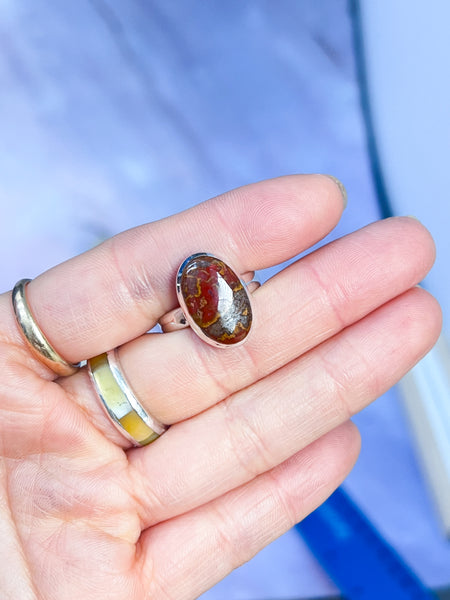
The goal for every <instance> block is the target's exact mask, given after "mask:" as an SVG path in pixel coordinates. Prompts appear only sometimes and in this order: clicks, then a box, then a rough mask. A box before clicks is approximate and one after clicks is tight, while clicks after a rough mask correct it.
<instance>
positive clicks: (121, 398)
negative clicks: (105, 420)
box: [88, 350, 167, 446]
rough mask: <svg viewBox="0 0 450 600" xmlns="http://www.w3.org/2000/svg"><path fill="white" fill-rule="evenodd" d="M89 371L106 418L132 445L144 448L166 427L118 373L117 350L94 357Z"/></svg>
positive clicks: (90, 362) (89, 363) (89, 365)
mask: <svg viewBox="0 0 450 600" xmlns="http://www.w3.org/2000/svg"><path fill="white" fill-rule="evenodd" d="M88 370H89V374H90V376H91V380H92V382H93V384H94V386H95V389H96V391H97V394H98V395H99V397H100V400H101V401H102V405H103V407H104V409H105V410H106V413H107V415H108V416H109V417H110V419H111V420H112V421H113V423H114V425H115V426H116V427H117V428H118V429H119V431H120V432H121V433H122V434H123V435H124V436H125V437H126V438H127V439H128V440H130V441H131V442H132V443H133V444H134V445H135V446H145V445H147V444H150V442H153V441H154V440H156V438H158V437H159V436H160V435H161V434H162V433H164V431H166V429H167V427H166V426H165V425H163V424H162V423H160V422H159V421H158V420H157V419H155V418H153V417H151V416H150V415H149V414H148V413H147V412H146V410H145V409H144V407H143V406H142V405H141V404H140V402H139V401H138V399H137V398H136V396H135V395H134V392H133V390H132V389H131V387H130V385H129V383H128V381H127V380H126V379H125V377H124V375H123V373H122V371H121V370H120V366H119V362H118V358H117V350H111V351H110V352H107V353H104V354H100V355H99V356H95V357H94V358H91V359H90V360H89V361H88Z"/></svg>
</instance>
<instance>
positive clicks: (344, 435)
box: [140, 422, 360, 600]
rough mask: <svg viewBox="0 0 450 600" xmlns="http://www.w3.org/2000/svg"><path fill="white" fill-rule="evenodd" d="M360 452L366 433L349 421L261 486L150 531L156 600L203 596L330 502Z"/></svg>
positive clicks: (147, 570) (146, 567)
mask: <svg viewBox="0 0 450 600" xmlns="http://www.w3.org/2000/svg"><path fill="white" fill-rule="evenodd" d="M359 448H360V438H359V433H358V430H357V429H356V427H355V426H354V425H353V423H351V422H347V423H345V424H344V425H341V426H340V427H338V428H336V429H334V430H333V431H331V432H329V433H327V434H326V435H324V436H323V437H321V438H320V439H318V440H316V441H315V442H314V443H312V444H311V445H309V446H308V447H306V448H304V449H303V450H302V451H300V452H298V453H297V454H295V455H294V456H292V457H291V458H290V459H288V460H287V461H285V462H284V463H282V464H280V465H279V466H277V467H276V468H274V469H272V470H271V471H268V472H266V473H264V474H262V475H260V476H258V477H257V478H255V479H254V480H253V481H251V482H249V483H247V484H245V485H243V486H241V487H239V488H236V489H235V490H232V491H230V492H228V493H227V494H225V495H224V496H221V497H220V498H217V499H216V500H214V501H212V502H209V503H208V504H205V505H203V506H201V507H200V508H197V509H195V510H193V511H190V512H188V513H185V514H184V515H180V516H178V517H175V518H173V519H170V520H169V521H165V522H163V523H160V524H158V525H156V526H154V527H152V528H151V529H148V530H146V531H145V532H144V533H143V534H142V537H141V542H140V543H141V549H142V553H141V557H142V575H143V580H144V585H145V584H146V583H147V585H146V587H147V589H148V590H149V596H148V597H150V598H160V599H164V600H169V599H172V598H177V600H193V599H194V598H197V597H198V596H199V595H200V594H201V593H203V592H204V591H206V590H207V589H209V588H210V587H212V586H213V585H214V584H215V583H217V582H218V581H220V580H221V579H223V578H224V577H225V576H226V575H228V573H230V572H231V571H232V570H233V569H235V568H237V567H239V566H240V565H242V564H243V563H244V562H246V561H248V560H250V559H251V558H252V557H253V556H254V555H255V554H256V553H257V552H259V551H260V550H262V549H263V548H264V547H265V546H267V544H269V543H270V542H272V541H273V540H275V539H276V538H277V537H279V536H280V535H282V534H283V533H284V532H285V531H287V530H288V529H289V528H290V527H292V526H293V525H294V524H295V523H297V522H298V521H301V520H302V519H303V518H304V517H306V516H307V515H308V514H309V513H310V512H312V511H313V510H314V509H315V508H317V506H319V505H320V504H321V503H322V502H324V500H326V498H327V497H328V496H329V495H330V494H331V493H332V492H333V491H334V490H335V489H336V488H337V487H338V486H339V484H340V483H341V482H342V480H343V479H344V478H345V477H346V476H347V474H348V473H349V471H350V470H351V469H352V467H353V465H354V463H355V461H356V458H357V456H358V453H359Z"/></svg>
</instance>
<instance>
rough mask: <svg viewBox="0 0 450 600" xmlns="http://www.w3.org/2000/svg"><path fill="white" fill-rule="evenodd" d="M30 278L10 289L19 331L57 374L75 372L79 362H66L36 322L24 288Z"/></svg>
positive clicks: (66, 374) (35, 353) (35, 352)
mask: <svg viewBox="0 0 450 600" xmlns="http://www.w3.org/2000/svg"><path fill="white" fill-rule="evenodd" d="M30 281H31V279H21V280H20V281H18V282H17V283H16V285H15V286H14V289H13V291H12V296H11V297H12V304H13V308H14V314H15V316H16V321H17V324H18V325H19V328H20V332H21V334H22V336H23V338H24V339H25V341H26V342H27V344H28V346H29V348H30V349H31V350H32V351H33V354H34V355H35V357H36V358H38V359H39V360H40V362H41V363H43V364H44V365H46V366H47V367H48V368H49V369H51V370H52V371H53V372H54V373H56V374H57V375H61V376H64V377H67V376H68V375H73V374H74V373H76V371H77V370H78V368H79V367H80V363H78V364H76V365H75V364H72V363H69V362H67V361H66V360H65V359H64V358H63V357H62V356H61V355H60V354H59V353H58V352H56V350H55V349H54V348H53V346H52V345H51V344H50V342H49V341H48V339H47V338H46V337H45V335H44V333H43V332H42V330H41V328H40V327H39V325H38V324H37V322H36V320H35V318H34V315H33V312H32V310H31V308H30V305H29V304H28V299H27V293H26V288H27V285H28V284H29V283H30Z"/></svg>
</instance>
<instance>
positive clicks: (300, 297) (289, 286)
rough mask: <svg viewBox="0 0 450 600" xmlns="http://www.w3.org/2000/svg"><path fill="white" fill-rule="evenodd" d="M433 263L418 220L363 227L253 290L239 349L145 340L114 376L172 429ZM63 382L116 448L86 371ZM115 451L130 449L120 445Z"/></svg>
mask: <svg viewBox="0 0 450 600" xmlns="http://www.w3.org/2000/svg"><path fill="white" fill-rule="evenodd" d="M418 252H419V253H420V256H421V260H417V254H418ZM433 259H434V246H433V242H432V240H431V238H430V236H429V234H428V232H427V231H426V229H425V228H423V227H422V226H421V225H420V224H419V223H418V222H417V221H415V220H413V219H409V218H395V219H388V220H386V221H382V222H378V223H375V224H372V225H369V226H368V227H366V228H364V229H362V230H360V231H357V232H355V233H353V234H350V235H348V236H346V237H345V238H342V239H340V240H337V241H335V242H333V243H331V244H329V245H327V246H325V247H323V248H321V249H320V250H318V251H316V252H314V253H312V254H311V255H309V256H307V257H305V258H303V259H302V260H300V261H298V262H297V263H295V264H293V265H291V266H290V267H288V268H287V269H285V270H284V271H282V272H280V273H279V274H278V275H276V276H275V277H274V278H272V279H271V280H269V281H268V282H267V283H266V284H264V285H263V286H262V287H261V288H259V289H258V290H257V291H256V292H255V293H254V294H253V308H254V331H252V335H251V336H249V339H248V341H247V343H246V344H244V345H243V346H240V347H238V348H232V349H226V350H222V349H216V348H213V347H211V346H209V345H207V344H204V343H203V342H201V341H200V340H199V339H198V338H197V336H195V335H194V334H193V332H192V331H191V330H190V329H184V330H180V331H176V332H173V333H170V334H149V335H145V336H141V337H139V338H137V339H136V340H134V341H132V342H129V343H127V344H125V345H123V346H122V347H121V348H120V362H121V366H122V370H123V372H124V373H125V375H126V378H127V379H128V381H129V382H130V385H131V387H132V389H133V390H134V392H135V394H136V396H137V397H138V398H139V400H140V401H141V403H142V404H143V406H144V407H145V409H146V410H147V411H148V412H149V413H150V414H151V415H153V416H154V417H155V418H157V419H158V420H159V421H161V422H163V423H166V424H172V423H176V422H178V421H181V420H184V419H186V418H189V417H191V416H194V415H196V414H198V413H200V412H201V411H203V410H205V409H206V408H208V407H210V406H212V405H214V404H216V403H217V402H219V401H221V400H223V399H224V398H226V397H227V396H229V395H230V394H232V393H234V392H235V391H237V390H239V389H241V388H244V387H247V386H249V385H251V384H252V383H254V382H256V381H258V380H259V379H261V378H263V377H265V376H267V375H268V374H270V373H272V372H274V371H276V370H277V369H279V368H280V367H282V366H283V365H285V364H287V363H289V362H291V361H292V360H293V359H295V358H296V357H297V356H300V355H301V354H303V353H305V352H307V351H308V350H310V349H311V348H313V347H314V346H316V345H318V344H320V343H321V342H323V341H324V340H326V339H328V338H329V337H331V336H333V335H335V334H336V333H337V332H339V331H340V330H342V329H343V328H345V327H347V326H348V325H350V324H351V323H354V322H356V321H358V320H359V319H361V318H362V317H364V316H365V315H367V314H369V313H370V312H372V311H373V310H375V309H376V308H377V307H378V306H380V305H382V304H384V303H386V302H388V301H389V300H390V299H392V298H394V297H396V296H398V295H400V294H401V293H402V292H404V291H405V290H407V289H408V288H410V287H412V286H414V285H415V284H416V283H418V282H419V281H420V280H421V279H422V278H423V277H424V276H425V274H426V272H427V271H428V269H429V268H430V267H431V264H432V262H433ZM387 265H388V268H387ZM63 385H64V386H66V387H69V386H70V387H72V390H75V391H76V397H77V398H78V399H79V402H80V403H82V404H83V408H84V409H85V410H86V411H87V412H88V413H89V414H90V415H91V418H92V420H93V421H94V422H95V423H96V425H97V427H99V428H100V429H101V430H103V432H104V433H105V434H106V435H107V436H108V437H111V438H112V439H114V440H115V441H116V442H117V441H118V440H119V438H118V435H119V434H118V433H117V432H116V430H115V428H114V427H113V426H112V425H111V423H110V422H109V421H108V420H107V419H105V417H104V414H103V411H102V409H101V406H100V403H99V401H98V398H97V397H96V394H95V392H94V390H93V388H92V386H91V384H90V381H89V379H88V377H87V374H86V372H85V371H84V370H83V371H82V372H80V373H79V374H77V375H75V376H74V377H71V378H69V379H68V380H66V381H64V382H63ZM123 446H124V447H127V446H128V443H127V442H126V440H125V439H124V440H123Z"/></svg>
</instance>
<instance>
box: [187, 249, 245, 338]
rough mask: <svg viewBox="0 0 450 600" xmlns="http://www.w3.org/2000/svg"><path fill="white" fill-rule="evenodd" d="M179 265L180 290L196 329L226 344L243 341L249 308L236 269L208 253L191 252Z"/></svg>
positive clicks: (197, 331)
mask: <svg viewBox="0 0 450 600" xmlns="http://www.w3.org/2000/svg"><path fill="white" fill-rule="evenodd" d="M180 269H181V272H180V274H179V278H178V281H179V284H178V285H179V292H180V293H181V296H182V300H183V302H184V307H183V308H184V309H185V315H186V317H187V318H188V320H189V318H190V319H192V321H193V324H192V323H191V324H192V325H193V328H194V330H196V333H198V334H200V335H202V334H204V335H205V336H206V337H207V338H209V340H212V342H213V343H215V344H220V345H225V346H230V345H232V344H237V343H239V342H242V341H243V340H244V339H245V338H246V337H247V335H248V333H249V331H250V327H251V324H252V310H251V306H250V299H249V297H248V294H247V290H246V289H245V286H244V285H243V284H242V283H241V281H240V279H239V277H238V276H237V275H236V273H235V272H234V271H232V270H231V269H230V267H229V266H228V265H226V264H225V263H224V262H223V261H221V260H219V259H218V258H215V257H213V256H209V255H207V254H195V255H193V256H191V257H190V258H189V259H187V260H186V261H185V262H184V263H183V265H182V266H181V267H180ZM194 324H195V325H194ZM195 326H196V327H195Z"/></svg>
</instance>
